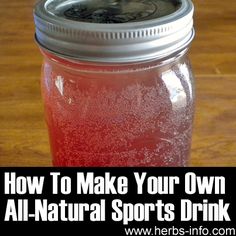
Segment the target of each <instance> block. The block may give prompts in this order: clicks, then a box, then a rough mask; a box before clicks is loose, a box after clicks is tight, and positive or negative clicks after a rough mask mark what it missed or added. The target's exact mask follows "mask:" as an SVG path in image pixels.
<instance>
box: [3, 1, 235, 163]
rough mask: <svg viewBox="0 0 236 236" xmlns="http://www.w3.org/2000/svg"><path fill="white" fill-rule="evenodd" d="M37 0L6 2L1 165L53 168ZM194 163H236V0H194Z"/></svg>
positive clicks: (4, 9) (192, 161)
mask: <svg viewBox="0 0 236 236" xmlns="http://www.w3.org/2000/svg"><path fill="white" fill-rule="evenodd" d="M34 3H35V1H33V0H21V1H18V0H10V1H9V0H1V14H0V166H50V165H51V158H50V152H49V144H48V136H47V131H46V126H45V123H44V118H43V106H42V101H41V96H40V85H39V78H40V66H41V59H42V57H41V55H40V53H39V50H38V48H37V46H36V44H35V43H34V38H33V37H34V24H33V17H32V8H33V5H34ZM195 7H196V14H195V28H196V33H197V34H196V38H195V40H194V43H193V46H192V48H191V53H190V56H191V60H192V64H193V68H194V71H195V75H196V92H197V104H196V116H195V126H194V135H193V144H192V159H191V165H193V166H236V27H235V25H236V1H231V2H230V4H226V3H225V2H224V1H221V0H207V1H205V0H198V1H195Z"/></svg>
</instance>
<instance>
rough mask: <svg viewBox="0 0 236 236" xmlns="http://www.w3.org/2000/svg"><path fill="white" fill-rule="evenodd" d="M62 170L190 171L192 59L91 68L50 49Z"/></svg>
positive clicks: (47, 95) (53, 128)
mask: <svg viewBox="0 0 236 236" xmlns="http://www.w3.org/2000/svg"><path fill="white" fill-rule="evenodd" d="M42 52H43V55H44V63H43V67H42V78H41V85H42V94H43V99H44V105H45V117H46V122H47V125H48V130H49V137H50V144H51V151H52V157H53V164H54V165H55V166H186V165H187V163H188V159H189V155H190V147H191V136H192V122H193V115H194V81H193V80H194V78H193V75H192V71H191V66H190V63H189V60H188V56H187V52H186V50H185V51H182V52H180V53H178V54H177V53H176V54H175V55H171V56H170V57H168V58H165V60H161V61H160V60H156V61H155V60H152V61H147V62H142V63H127V64H125V63H123V64H113V63H107V64H102V63H98V64H95V63H85V62H79V61H76V60H69V59H65V58H61V57H59V56H56V55H53V54H50V53H48V52H46V51H44V50H42Z"/></svg>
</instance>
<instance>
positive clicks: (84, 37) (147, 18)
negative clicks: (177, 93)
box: [34, 0, 194, 63]
mask: <svg viewBox="0 0 236 236" xmlns="http://www.w3.org/2000/svg"><path fill="white" fill-rule="evenodd" d="M34 19H35V25H36V40H37V41H38V43H39V44H40V45H41V46H42V47H44V48H46V49H48V50H50V51H52V52H54V53H56V54H61V55H63V56H64V57H70V58H77V59H79V60H85V61H95V62H118V63H119V62H133V61H143V60H149V59H153V58H161V57H164V56H166V55H168V54H171V53H173V52H175V51H177V50H180V49H182V48H185V47H186V46H187V45H188V44H189V43H190V42H191V40H192V39H193V36H194V30H193V4H192V2H191V1H190V0H42V1H40V2H39V3H38V4H37V5H36V6H35V10H34Z"/></svg>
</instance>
